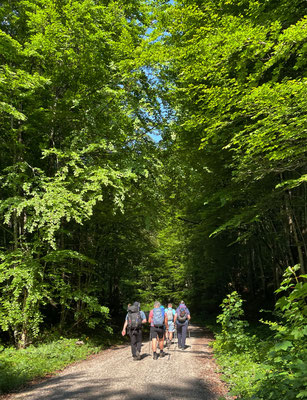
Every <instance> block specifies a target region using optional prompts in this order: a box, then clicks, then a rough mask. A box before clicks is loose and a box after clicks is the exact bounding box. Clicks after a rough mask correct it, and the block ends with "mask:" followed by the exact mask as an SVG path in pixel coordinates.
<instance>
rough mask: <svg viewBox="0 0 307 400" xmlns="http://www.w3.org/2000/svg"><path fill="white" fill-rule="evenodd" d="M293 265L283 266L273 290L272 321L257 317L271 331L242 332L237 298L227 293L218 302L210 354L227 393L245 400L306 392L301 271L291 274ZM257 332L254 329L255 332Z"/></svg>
mask: <svg viewBox="0 0 307 400" xmlns="http://www.w3.org/2000/svg"><path fill="white" fill-rule="evenodd" d="M298 270H299V266H298V265H297V266H295V267H293V268H290V267H289V268H287V270H286V272H285V274H284V280H283V282H282V284H281V286H280V288H279V289H278V290H277V291H276V294H277V295H280V294H283V296H281V297H280V298H279V299H278V301H277V302H276V306H275V314H276V315H275V316H276V321H274V322H272V321H261V322H262V323H264V324H265V326H268V327H269V328H270V330H271V331H272V333H273V334H268V335H267V338H266V339H263V338H261V337H262V336H263V333H262V330H263V326H262V327H261V326H260V327H258V329H257V330H256V331H255V330H254V332H256V333H255V334H254V335H251V334H249V333H248V329H249V328H248V324H247V323H246V322H245V321H243V320H241V319H240V318H241V317H242V316H243V310H242V300H241V299H240V296H239V295H238V294H237V293H236V292H233V293H231V294H230V295H228V296H227V298H226V299H225V300H224V301H223V303H222V305H221V306H222V309H223V312H222V314H221V315H219V316H218V318H217V321H218V322H219V323H220V324H221V325H222V331H221V333H220V334H218V335H217V336H216V342H215V344H214V349H215V354H216V356H217V359H218V362H219V364H220V366H221V367H222V371H223V374H224V379H225V381H227V382H228V383H229V384H230V387H231V393H232V394H234V395H237V396H239V397H240V398H242V399H245V400H280V399H285V400H295V399H303V398H306V396H307V390H306V383H307V375H306V365H307V350H306V336H307V327H306V324H305V321H306V314H307V305H306V295H307V282H306V277H307V276H306V275H301V276H299V277H297V276H296V271H298ZM257 332H259V334H258V333H257Z"/></svg>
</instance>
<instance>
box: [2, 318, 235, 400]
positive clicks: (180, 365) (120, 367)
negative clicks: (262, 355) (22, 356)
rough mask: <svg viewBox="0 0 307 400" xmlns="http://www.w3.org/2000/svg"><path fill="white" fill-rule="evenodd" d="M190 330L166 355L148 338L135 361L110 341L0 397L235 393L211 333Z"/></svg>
mask: <svg viewBox="0 0 307 400" xmlns="http://www.w3.org/2000/svg"><path fill="white" fill-rule="evenodd" d="M190 334H191V337H190V338H187V343H186V344H187V348H186V350H185V351H182V350H179V349H178V348H177V344H176V343H174V344H172V345H171V347H170V349H169V350H168V349H166V353H167V355H166V357H164V358H159V359H158V360H153V358H152V351H151V349H150V346H149V343H148V341H147V342H144V344H143V347H142V359H141V360H140V361H134V360H133V359H132V357H131V350H130V346H127V345H120V346H114V347H112V348H110V349H108V350H104V351H102V352H100V353H99V354H96V355H93V356H91V357H89V358H88V359H87V360H86V361H81V362H77V363H75V364H73V365H70V366H69V367H67V368H65V369H64V370H63V371H61V372H58V373H57V374H56V375H54V376H52V377H49V378H46V379H43V380H41V381H39V382H33V383H32V384H31V385H30V386H29V387H28V388H27V389H23V390H22V391H21V392H19V393H14V394H10V395H7V396H1V397H0V399H7V400H18V399H27V400H38V399H46V400H67V399H80V400H81V399H82V400H100V399H114V400H117V399H118V400H119V399H125V400H141V399H146V400H181V399H182V400H183V399H189V400H199V399H205V400H218V399H220V398H225V399H233V397H232V396H230V395H228V394H227V387H226V385H225V384H224V383H223V382H222V381H221V380H220V376H219V373H218V372H217V365H216V364H215V361H214V359H213V356H212V348H211V347H210V346H209V344H210V342H211V341H212V340H213V338H212V335H211V334H210V332H209V331H207V330H206V329H204V328H200V327H197V326H191V327H190Z"/></svg>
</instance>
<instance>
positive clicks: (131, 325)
mask: <svg viewBox="0 0 307 400" xmlns="http://www.w3.org/2000/svg"><path fill="white" fill-rule="evenodd" d="M127 311H128V313H127V315H126V319H125V323H124V326H123V330H122V335H123V336H125V334H126V332H127V333H128V335H129V336H130V341H131V353H132V358H133V360H135V361H136V360H140V359H141V347H142V324H145V323H146V322H147V320H146V315H145V313H144V311H141V310H140V303H138V302H137V301H135V302H134V303H133V305H132V306H131V305H129V306H128V309H127Z"/></svg>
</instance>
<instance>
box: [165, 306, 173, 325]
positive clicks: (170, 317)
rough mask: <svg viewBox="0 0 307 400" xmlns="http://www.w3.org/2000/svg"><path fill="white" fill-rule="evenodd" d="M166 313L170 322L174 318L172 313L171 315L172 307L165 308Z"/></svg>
mask: <svg viewBox="0 0 307 400" xmlns="http://www.w3.org/2000/svg"><path fill="white" fill-rule="evenodd" d="M166 315H167V319H168V321H169V322H172V321H173V319H174V315H173V309H172V308H168V309H167V310H166Z"/></svg>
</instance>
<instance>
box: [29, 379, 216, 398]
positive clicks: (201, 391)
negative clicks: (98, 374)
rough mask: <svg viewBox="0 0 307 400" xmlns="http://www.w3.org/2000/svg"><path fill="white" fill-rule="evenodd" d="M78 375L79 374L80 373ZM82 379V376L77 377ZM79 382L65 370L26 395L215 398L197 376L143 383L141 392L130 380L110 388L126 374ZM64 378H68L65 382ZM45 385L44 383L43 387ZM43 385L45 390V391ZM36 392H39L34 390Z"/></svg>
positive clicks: (207, 386)
mask: <svg viewBox="0 0 307 400" xmlns="http://www.w3.org/2000/svg"><path fill="white" fill-rule="evenodd" d="M81 375H82V374H81ZM81 379H82V377H81ZM76 380H78V381H79V382H78V383H79V384H80V374H79V373H78V374H69V375H66V376H65V377H55V378H51V379H49V380H48V381H46V382H43V383H41V384H38V385H35V390H36V394H33V393H30V392H29V391H28V392H25V393H24V394H27V393H28V396H26V397H25V398H26V399H31V400H42V399H46V400H69V399H74V400H77V399H78V400H85V399H86V400H103V399H114V400H119V399H125V400H144V399H146V400H169V399H176V400H184V399H188V400H198V399H204V400H216V399H217V397H216V395H215V394H214V393H212V392H211V390H210V387H209V385H206V383H204V382H203V381H201V380H200V379H184V378H181V382H180V383H181V384H180V387H176V385H172V386H170V385H167V384H165V383H161V384H159V383H152V384H148V385H146V386H144V390H143V391H142V392H141V393H137V386H138V385H137V382H133V383H131V386H130V387H127V389H118V390H116V389H114V388H111V387H110V386H111V384H112V386H113V387H114V381H115V380H116V381H118V382H120V381H122V380H125V381H129V377H128V376H125V377H114V378H107V379H99V380H92V381H91V383H90V384H88V383H87V382H84V385H83V386H82V387H80V386H79V387H76V386H75V385H74V383H75V381H76ZM67 382H70V383H69V384H68V383H67ZM46 386H48V387H46ZM134 387H135V390H134ZM44 389H46V390H47V391H48V392H45V391H44ZM38 393H39V394H38Z"/></svg>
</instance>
